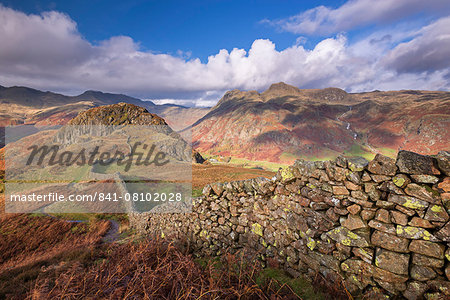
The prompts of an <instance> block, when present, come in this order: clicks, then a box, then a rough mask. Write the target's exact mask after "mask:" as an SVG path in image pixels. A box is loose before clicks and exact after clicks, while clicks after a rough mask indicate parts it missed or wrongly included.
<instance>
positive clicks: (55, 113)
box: [0, 86, 209, 130]
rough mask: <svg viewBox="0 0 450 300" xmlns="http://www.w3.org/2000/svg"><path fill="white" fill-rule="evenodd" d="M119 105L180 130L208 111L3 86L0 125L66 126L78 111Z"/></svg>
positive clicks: (95, 94)
mask: <svg viewBox="0 0 450 300" xmlns="http://www.w3.org/2000/svg"><path fill="white" fill-rule="evenodd" d="M120 102H125V103H129V104H134V105H137V106H141V107H145V108H146V109H147V110H148V111H149V112H151V113H154V114H158V115H159V116H161V117H162V118H164V119H165V120H166V121H167V123H168V124H169V125H170V126H171V127H172V128H173V129H174V130H181V129H183V128H185V127H187V126H189V125H191V124H192V123H193V122H195V121H196V120H198V119H199V118H201V117H202V116H204V115H205V114H206V113H207V112H208V110H209V109H208V108H189V107H184V106H179V105H172V104H165V105H156V104H154V103H153V102H151V101H143V100H140V99H137V98H134V97H130V96H127V95H122V94H111V93H103V92H98V91H86V92H84V93H82V94H80V95H78V96H66V95H62V94H58V93H52V92H42V91H39V90H35V89H31V88H27V87H9V88H7V87H2V86H0V104H1V107H0V126H7V125H18V124H36V125H56V124H65V123H67V122H68V121H69V120H71V119H72V118H74V117H75V116H76V115H77V114H78V113H79V112H81V111H84V110H87V109H89V108H92V107H96V106H101V105H110V104H116V103H120Z"/></svg>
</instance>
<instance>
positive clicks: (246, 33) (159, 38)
mask: <svg viewBox="0 0 450 300" xmlns="http://www.w3.org/2000/svg"><path fill="white" fill-rule="evenodd" d="M322 2H323V1H322ZM344 2H345V1H327V2H326V4H327V5H330V6H339V5H341V4H342V3H344ZM0 3H3V4H4V5H5V6H7V7H11V8H14V9H17V10H20V11H23V12H26V13H28V14H40V13H42V12H45V11H49V10H56V11H60V12H63V13H65V14H67V15H68V16H69V17H70V18H71V19H73V20H75V21H76V22H77V25H78V30H79V31H80V33H81V34H82V35H83V36H84V37H85V38H86V39H87V40H89V41H91V42H94V43H95V42H97V41H102V40H105V39H108V38H110V37H111V36H118V35H125V36H130V37H132V38H133V39H134V40H136V41H138V42H139V43H140V45H141V46H142V49H144V50H151V51H154V52H156V53H170V54H174V55H177V53H178V52H179V51H183V52H184V53H186V52H190V53H191V55H192V56H194V57H199V58H200V59H201V60H202V61H205V60H206V59H207V57H208V56H209V55H211V54H215V53H217V52H218V51H219V50H220V49H228V50H232V49H233V48H245V49H248V48H249V47H250V46H251V44H252V42H253V41H254V40H256V39H259V38H265V39H270V40H272V41H273V42H274V43H275V44H276V45H277V48H279V49H284V48H287V47H289V46H290V45H292V44H293V43H294V42H295V41H296V38H297V35H296V34H293V33H289V32H283V31H281V30H278V29H277V28H274V27H272V26H268V25H267V24H263V23H261V22H260V21H261V20H264V19H279V18H283V17H286V16H289V15H292V14H295V13H298V12H300V11H304V10H307V9H309V8H312V7H315V6H317V5H320V4H322V3H321V1H298V0H297V1H295V0H294V1H293V0H281V1H273V0H270V1H268V0H253V1H245V0H244V1H242V0H233V1H231V0H202V1H171V0H163V1H144V0H131V1H123V0H122V1H121V0H102V1H99V0H78V1H67V0H66V1H64V0H63V1H36V0H21V1H17V0H10V1H0ZM309 44H310V45H309V46H310V47H311V46H313V43H311V42H310V43H309Z"/></svg>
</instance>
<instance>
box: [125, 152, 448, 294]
mask: <svg viewBox="0 0 450 300" xmlns="http://www.w3.org/2000/svg"><path fill="white" fill-rule="evenodd" d="M435 159H436V158H432V157H421V158H418V156H417V154H414V153H408V152H403V153H402V154H401V155H399V157H398V158H397V160H395V159H389V158H387V157H384V156H381V155H377V156H376V157H375V159H374V160H373V161H371V162H368V161H365V160H364V159H361V158H358V159H355V158H352V159H348V158H345V157H338V158H337V159H336V160H335V161H325V162H321V161H316V162H308V161H303V160H297V161H296V162H295V164H294V165H292V166H290V167H287V168H284V169H280V170H279V172H278V173H277V175H276V176H275V177H274V178H272V179H265V178H257V179H251V180H245V181H237V182H228V183H214V184H211V185H208V186H206V187H205V188H204V190H203V196H202V197H200V198H197V199H195V200H194V202H193V205H192V213H187V214H176V213H173V214H161V215H159V214H135V213H133V214H130V222H131V225H132V226H133V227H134V228H136V229H137V230H138V231H140V232H141V233H145V234H154V235H160V236H163V237H165V238H168V239H187V240H188V241H189V243H190V245H191V247H192V248H193V249H194V253H201V254H206V255H220V254H221V253H223V252H224V251H225V249H232V250H233V249H239V248H249V249H250V250H252V251H255V252H256V253H258V254H259V257H260V259H261V260H262V261H263V262H266V261H268V260H278V261H279V263H280V264H281V265H283V266H284V268H286V269H287V270H288V271H291V273H293V274H298V273H299V272H301V273H305V274H309V275H310V276H314V275H315V274H317V273H320V274H322V275H323V276H325V277H326V278H328V279H330V280H333V281H336V282H342V283H343V284H344V285H345V287H346V289H347V290H348V291H350V292H351V293H352V294H353V295H365V296H366V297H368V299H372V298H373V297H375V296H374V295H382V296H387V297H389V296H394V295H396V296H398V297H400V298H403V297H404V298H406V299H422V298H424V297H425V298H427V299H435V298H436V299H445V298H448V297H450V281H449V279H450V221H449V213H450V197H448V195H449V193H450V185H449V183H450V178H449V177H447V175H446V174H447V173H445V171H444V170H443V169H441V167H440V165H441V164H438V163H436V161H435ZM417 163H419V164H426V165H423V166H422V165H415V164H417ZM431 166H432V167H431ZM436 166H437V167H436ZM423 170H425V171H426V172H424V173H425V174H421V173H420V172H419V171H421V172H422V171H423Z"/></svg>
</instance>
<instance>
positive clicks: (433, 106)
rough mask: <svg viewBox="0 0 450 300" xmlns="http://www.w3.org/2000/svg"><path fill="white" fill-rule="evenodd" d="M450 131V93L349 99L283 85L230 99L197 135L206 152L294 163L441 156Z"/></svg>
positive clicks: (196, 142)
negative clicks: (404, 154)
mask: <svg viewBox="0 0 450 300" xmlns="http://www.w3.org/2000/svg"><path fill="white" fill-rule="evenodd" d="M449 126H450V93H449V92H434V91H393V92H380V91H374V92H369V93H353V94H350V93H347V92H345V91H343V90H341V89H337V88H327V89H322V90H318V89H312V90H300V89H298V88H296V87H293V86H290V85H287V84H284V83H278V84H273V85H272V86H271V87H270V88H269V89H268V90H266V91H264V92H262V93H258V92H257V91H239V90H233V91H229V92H227V93H226V94H225V95H224V96H223V98H222V99H221V100H220V101H219V102H218V103H217V105H216V106H214V107H213V108H212V109H211V110H210V111H209V112H208V113H207V114H206V115H205V116H204V117H203V118H201V119H200V120H198V121H197V122H196V123H194V125H193V126H192V131H193V142H194V147H195V148H196V149H198V150H199V151H200V152H202V153H208V154H215V155H221V156H233V157H240V158H245V159H249V160H262V161H272V162H283V163H290V162H292V161H293V160H295V158H299V157H302V158H309V159H311V158H314V159H318V158H332V157H336V156H337V155H338V154H339V153H346V154H349V155H363V156H366V157H373V156H374V155H375V154H376V153H383V154H386V155H392V154H393V153H395V152H396V151H397V150H402V149H403V150H411V151H416V152H419V153H423V154H431V153H436V152H438V151H439V150H444V149H446V148H448V146H449V145H448V140H449V139H450V133H449V132H448V130H447V129H448V128H449Z"/></svg>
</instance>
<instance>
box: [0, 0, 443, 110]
mask: <svg viewBox="0 0 450 300" xmlns="http://www.w3.org/2000/svg"><path fill="white" fill-rule="evenodd" d="M445 20H446V19H441V20H439V21H437V22H436V23H433V24H435V25H433V24H431V25H429V27H424V28H423V29H422V30H418V31H412V32H411V31H394V32H388V31H385V32H378V33H374V34H372V35H371V36H369V37H367V38H365V39H363V40H361V41H358V42H356V43H353V44H349V43H348V41H347V38H346V37H345V35H337V36H335V37H332V38H327V39H324V40H322V41H320V42H319V43H318V44H317V45H316V46H315V47H314V48H313V49H311V50H309V49H305V48H304V47H303V46H302V44H301V43H295V44H294V45H293V46H291V47H289V48H286V49H284V50H281V51H279V50H276V48H275V44H274V43H273V42H271V41H270V40H265V39H258V40H255V41H254V42H253V44H252V46H251V48H250V49H249V50H248V51H246V50H244V49H237V48H235V49H233V50H232V51H227V50H220V51H219V53H217V54H215V55H211V56H210V57H209V58H208V61H207V62H206V63H202V62H201V61H200V60H199V59H195V58H193V59H189V58H188V57H187V56H183V55H180V54H179V55H177V56H171V55H167V54H155V53H152V52H150V51H143V50H141V48H140V46H139V43H137V42H135V41H134V40H133V39H132V38H130V37H127V36H115V37H111V38H110V39H108V40H104V41H101V42H99V43H98V44H92V43H90V42H88V41H86V40H85V39H84V38H83V37H82V35H81V34H80V33H79V32H78V30H77V26H76V23H75V22H74V21H73V20H71V19H70V18H69V17H68V16H67V15H64V14H61V13H58V12H48V13H44V14H42V15H39V16H38V15H26V14H23V13H21V12H17V11H14V10H12V9H9V8H5V7H3V6H1V5H0V40H1V41H8V43H2V46H1V47H0V84H1V85H6V86H11V85H25V86H31V87H35V88H39V89H44V90H54V91H59V92H73V93H74V92H80V91H83V90H87V89H95V90H102V91H107V92H119V93H126V94H130V95H133V96H138V97H142V98H151V99H159V100H164V99H166V100H165V101H168V100H167V99H180V101H182V99H184V101H187V102H186V103H191V104H194V105H198V106H203V105H210V104H211V103H213V101H214V100H216V99H218V98H220V96H221V95H222V94H223V92H224V91H226V90H230V89H235V88H239V89H246V90H250V89H256V90H263V89H265V88H267V87H268V86H269V85H270V84H272V83H274V82H279V81H284V82H286V83H289V84H293V85H295V86H298V87H301V88H323V87H329V86H335V87H340V88H343V89H346V90H347V91H361V90H371V89H404V88H407V89H446V90H448V89H450V83H449V81H448V80H446V77H445V76H446V75H447V73H448V69H449V68H448V65H443V68H444V69H443V68H440V69H439V70H438V69H437V68H436V67H432V68H431V69H428V70H425V69H426V67H420V68H414V69H412V70H408V69H405V68H404V67H402V63H401V61H402V60H405V58H404V57H405V55H406V54H405V53H407V52H405V51H403V50H402V49H403V48H402V47H408V49H409V50H410V51H411V50H413V49H414V48H417V49H419V50H417V53H425V54H426V53H428V52H423V51H422V50H420V49H422V48H423V49H425V48H424V47H425V45H426V44H427V43H428V42H429V41H431V40H433V36H435V39H438V40H439V39H440V40H445V39H446V38H447V36H446V35H436V33H437V32H438V30H440V29H439V28H441V29H442V26H444V25H446V24H447V23H446V22H447V21H445ZM446 32H448V31H446ZM405 38H409V39H411V40H410V41H409V42H408V43H409V44H405V46H402V45H403V44H400V45H399V46H397V47H396V48H394V47H395V45H396V44H398V43H399V42H400V41H402V40H404V39H405ZM436 45H440V47H442V46H443V45H444V44H436ZM445 45H447V44H445ZM393 48H394V49H393ZM391 49H393V50H392V51H391ZM448 49H450V48H449V47H448V46H447V47H446V48H445V49H443V50H439V51H440V52H439V53H440V57H441V58H442V57H447V58H448ZM390 51H391V52H390ZM425 54H424V55H422V56H418V60H423V61H424V64H426V63H428V62H429V61H430V60H429V59H428V58H429V55H428V56H427V55H425ZM385 55H387V56H386V57H385ZM427 57H428V58H427ZM431 62H432V61H431ZM433 66H434V64H433ZM445 68H446V69H445ZM397 70H398V71H401V72H400V74H399V72H397ZM410 71H411V72H410ZM412 71H414V72H415V73H414V72H412ZM446 71H447V72H446ZM447 76H448V75H447ZM171 101H172V100H171ZM189 101H190V102H189Z"/></svg>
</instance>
